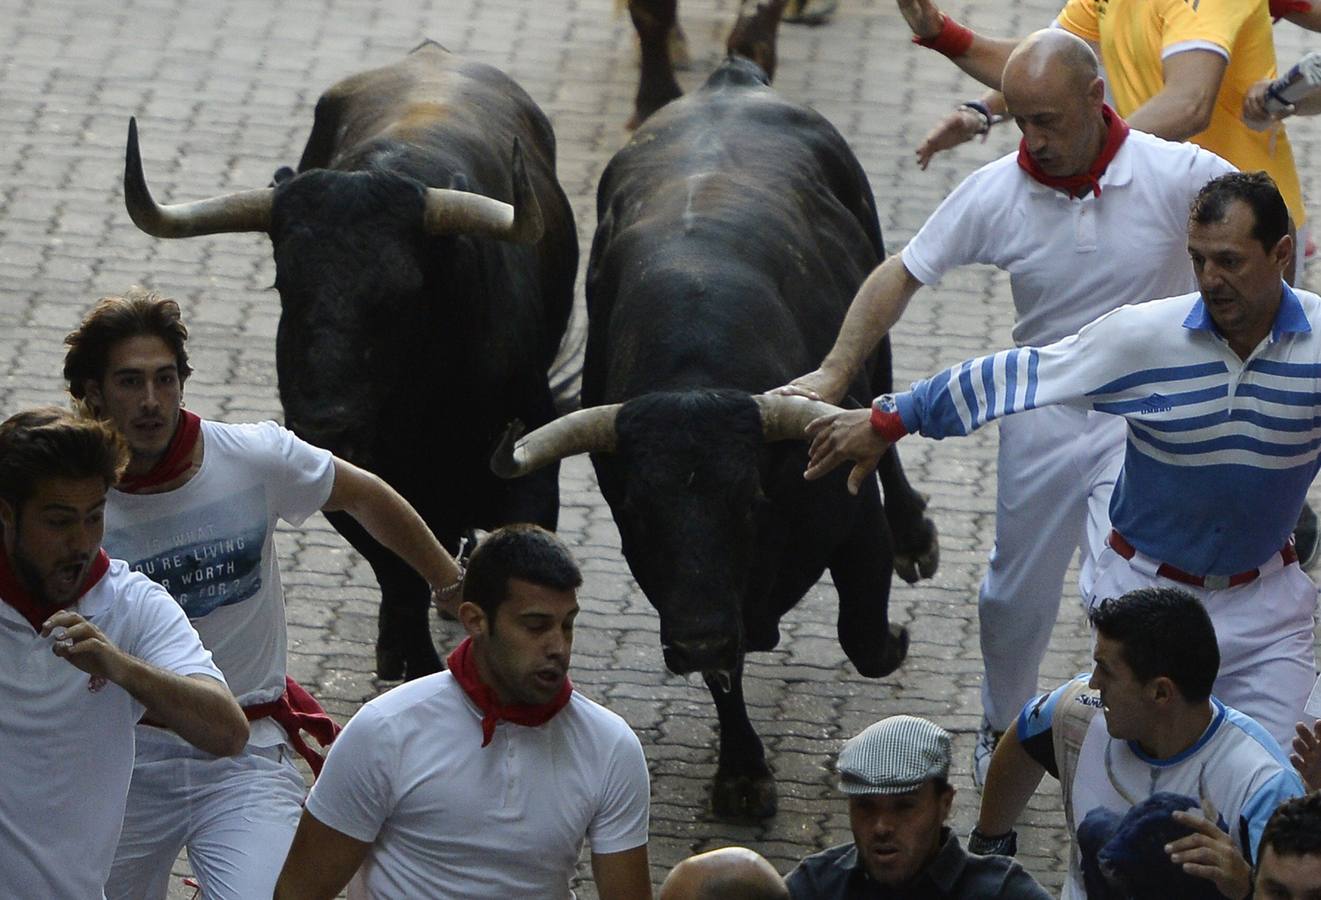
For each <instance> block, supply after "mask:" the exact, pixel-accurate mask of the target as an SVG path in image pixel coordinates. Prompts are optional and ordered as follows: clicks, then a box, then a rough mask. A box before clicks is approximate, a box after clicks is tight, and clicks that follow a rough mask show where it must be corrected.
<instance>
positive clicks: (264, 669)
mask: <svg viewBox="0 0 1321 900" xmlns="http://www.w3.org/2000/svg"><path fill="white" fill-rule="evenodd" d="M202 441H203V448H204V450H203V455H202V466H201V468H200V469H199V470H198V471H197V473H196V474H194V475H193V477H192V478H190V479H189V480H188V481H187V483H185V484H184V485H183V486H182V487H179V488H176V489H175V490H172V491H166V492H164V493H160V494H127V493H124V492H122V491H117V490H111V491H110V494H109V496H108V498H107V501H106V515H105V521H106V531H105V541H104V543H105V547H106V551H107V552H108V553H110V555H111V556H114V557H118V558H121V559H125V560H127V561H128V563H129V565H130V566H131V567H132V568H133V569H135V570H136V571H139V572H141V573H143V574H144V575H146V576H147V577H148V578H150V579H152V580H153V581H155V582H157V583H159V584H160V585H161V586H162V587H164V588H165V589H166V590H167V591H169V592H170V594H171V596H173V597H174V599H175V600H176V601H177V602H178V604H179V605H180V606H181V607H183V610H184V612H185V613H187V615H188V618H189V620H191V621H192V623H193V627H194V628H196V629H197V632H198V634H200V635H201V636H202V642H203V643H204V644H206V646H207V647H208V648H210V650H211V652H212V653H214V654H215V657H216V665H218V666H220V668H221V670H222V671H223V672H224V673H225V677H226V678H227V679H228V680H229V685H230V688H231V689H232V690H233V691H234V696H235V697H237V698H238V700H239V703H241V704H243V705H244V706H249V705H252V704H255V703H265V702H267V701H270V700H274V699H276V698H277V697H279V696H280V695H281V694H282V693H284V675H285V662H286V658H287V657H286V646H285V644H286V638H285V622H284V592H283V590H282V589H281V587H280V570H279V565H278V559H277V557H276V552H275V540H274V535H275V524H276V520H277V519H284V520H285V521H286V522H288V523H290V524H291V525H301V524H302V523H303V520H304V519H306V518H307V517H308V516H310V515H311V514H312V513H314V512H316V511H317V510H319V509H320V508H321V507H322V506H323V505H325V502H326V500H327V499H328V498H329V497H330V490H331V488H332V487H333V486H334V481H335V467H334V462H333V459H334V458H333V457H332V456H331V454H330V453H329V452H328V451H326V450H321V449H319V448H317V447H313V446H312V445H311V444H308V443H306V442H305V441H302V440H300V439H299V438H297V437H295V436H294V434H293V432H291V431H288V430H286V429H284V428H281V427H280V426H279V425H276V424H275V423H274V422H262V423H260V424H256V425H227V424H223V423H220V422H208V421H203V422H202ZM147 735H150V739H153V740H157V739H159V740H169V739H173V740H176V741H177V740H179V738H177V737H176V736H174V735H170V734H169V733H168V732H165V731H163V730H161V729H148V728H147V726H144V737H145V736H147ZM283 737H284V735H283V732H282V731H281V730H280V729H279V727H278V726H276V725H275V724H274V723H273V722H270V721H269V720H263V721H259V722H254V723H253V729H252V738H251V740H250V743H252V744H254V745H256V746H270V745H273V744H277V743H279V742H280V741H281V740H283Z"/></svg>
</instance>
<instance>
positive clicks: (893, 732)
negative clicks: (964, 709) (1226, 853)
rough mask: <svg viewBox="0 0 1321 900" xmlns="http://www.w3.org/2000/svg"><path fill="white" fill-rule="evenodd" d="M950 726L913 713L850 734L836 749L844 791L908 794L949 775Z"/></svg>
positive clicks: (841, 785) (851, 792)
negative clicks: (930, 781)
mask: <svg viewBox="0 0 1321 900" xmlns="http://www.w3.org/2000/svg"><path fill="white" fill-rule="evenodd" d="M949 762H950V736H949V732H948V731H946V730H945V729H943V728H941V727H940V726H939V725H937V724H935V723H934V722H928V721H927V720H926V719H919V718H917V717H916V716H890V717H889V718H888V719H881V721H879V722H876V723H875V724H872V725H868V726H867V727H866V728H865V729H863V731H862V733H861V734H858V735H856V736H855V737H852V738H849V740H848V741H847V742H845V744H844V746H843V748H841V749H840V751H839V764H838V766H837V768H838V770H839V789H840V790H841V791H843V792H844V793H846V794H906V793H908V792H909V791H915V790H917V789H918V788H919V787H921V786H922V783H923V782H924V781H928V780H930V779H932V778H947V777H948V776H949Z"/></svg>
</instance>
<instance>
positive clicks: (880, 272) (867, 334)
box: [821, 254, 922, 389]
mask: <svg viewBox="0 0 1321 900" xmlns="http://www.w3.org/2000/svg"><path fill="white" fill-rule="evenodd" d="M920 287H922V282H920V281H918V280H917V279H916V278H914V277H913V276H912V274H910V273H909V271H908V268H907V267H906V266H905V265H904V261H903V259H902V258H901V257H900V256H899V254H895V255H893V256H891V257H890V258H889V259H887V260H886V261H885V262H883V263H881V264H880V265H879V266H878V267H876V269H874V270H873V271H872V273H871V274H870V275H868V276H867V280H866V281H864V282H863V283H862V286H861V287H860V288H858V293H857V294H856V295H854V297H853V302H852V303H851V304H849V311H848V313H847V315H845V317H844V324H843V325H841V326H840V329H839V336H838V337H836V338H835V345H834V346H833V347H832V348H831V349H830V352H829V353H828V354H826V358H825V359H824V360H823V361H822V363H821V368H822V369H823V370H827V371H829V372H831V374H832V375H833V376H834V377H835V378H836V379H837V381H838V383H839V384H841V385H843V386H844V387H845V389H847V385H848V383H849V382H850V381H852V379H853V376H854V375H855V374H857V372H858V370H859V369H860V368H861V367H862V363H863V360H865V359H866V358H867V356H868V355H869V354H870V353H871V352H872V351H873V350H875V349H876V345H877V344H878V343H880V340H881V338H883V337H885V335H886V334H888V333H889V331H890V329H891V328H892V327H894V324H895V323H896V322H898V321H899V317H900V316H902V315H903V314H904V310H905V309H907V308H908V301H909V300H911V299H912V298H913V295H914V294H916V293H917V291H918V289H919V288H920Z"/></svg>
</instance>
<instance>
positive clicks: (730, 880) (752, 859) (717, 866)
mask: <svg viewBox="0 0 1321 900" xmlns="http://www.w3.org/2000/svg"><path fill="white" fill-rule="evenodd" d="M660 900H789V889H788V888H787V887H785V884H784V879H782V878H781V877H780V873H778V872H776V871H775V867H774V866H772V865H771V864H770V863H768V862H767V861H766V859H765V858H764V857H763V856H762V855H761V854H760V853H757V852H756V851H755V850H749V849H747V848H746V847H722V848H720V849H719V850H710V851H708V852H706V853H699V854H697V855H696V856H690V857H688V858H687V859H685V860H683V861H682V862H680V863H679V864H678V865H677V866H675V867H674V868H673V869H672V870H671V871H670V874H669V875H668V876H667V877H666V879H665V883H664V884H662V885H661V889H660Z"/></svg>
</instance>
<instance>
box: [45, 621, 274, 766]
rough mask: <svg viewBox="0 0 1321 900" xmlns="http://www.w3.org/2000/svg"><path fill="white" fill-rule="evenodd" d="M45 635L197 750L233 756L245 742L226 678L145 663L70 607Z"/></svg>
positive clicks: (60, 653) (242, 718)
mask: <svg viewBox="0 0 1321 900" xmlns="http://www.w3.org/2000/svg"><path fill="white" fill-rule="evenodd" d="M41 633H42V635H43V636H50V635H54V636H55V645H54V648H53V649H54V651H55V655H56V656H60V657H63V658H64V659H66V660H68V661H69V662H70V663H71V664H73V665H74V666H77V667H78V668H79V669H82V670H83V671H84V672H86V673H88V674H89V675H92V676H95V677H99V678H104V679H105V680H107V681H111V682H114V683H115V684H117V685H119V686H120V687H122V688H123V689H124V690H126V691H128V692H129V693H130V694H131V695H132V696H133V698H134V699H135V700H137V701H138V702H139V703H141V704H142V705H143V706H144V707H146V714H147V716H148V717H150V718H151V719H152V720H153V721H154V722H156V723H159V724H160V725H162V726H163V727H165V728H168V729H170V730H171V731H173V732H174V733H176V734H177V735H179V737H181V738H183V739H184V740H186V741H187V742H188V743H190V744H192V745H193V746H194V747H197V748H198V749H199V750H205V751H206V752H207V753H214V754H215V755H216V756H233V755H234V754H235V753H238V752H239V751H241V750H242V749H243V747H244V745H245V744H247V742H248V720H247V718H246V717H245V716H244V715H243V710H242V709H241V708H240V707H239V705H238V702H237V701H236V700H235V699H234V695H233V694H231V693H230V692H229V688H227V687H226V686H225V685H224V683H223V682H220V681H217V680H216V679H214V678H212V677H210V676H208V675H200V674H199V675H177V674H175V673H174V672H167V671H166V670H165V669H161V668H158V667H156V666H153V665H151V664H150V663H147V662H144V661H143V660H141V659H138V658H137V657H136V656H132V655H130V654H128V653H126V652H124V651H123V650H121V649H120V648H119V647H117V646H115V645H114V643H112V642H111V641H110V639H109V638H108V637H106V636H105V634H104V633H103V632H102V631H101V629H99V628H97V627H96V626H95V625H93V624H92V623H91V622H89V621H87V620H86V619H84V618H83V617H82V616H80V615H78V614H77V613H75V612H71V611H69V610H62V611H61V612H57V613H56V614H55V615H53V616H51V617H50V618H49V619H47V620H46V621H45V622H44V623H43V624H42V628H41ZM194 639H195V638H194ZM199 650H200V646H199Z"/></svg>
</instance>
